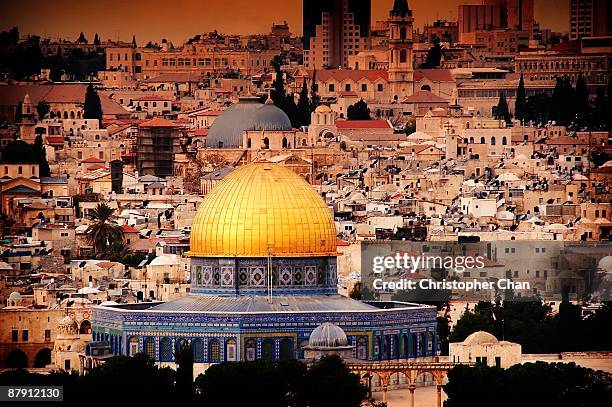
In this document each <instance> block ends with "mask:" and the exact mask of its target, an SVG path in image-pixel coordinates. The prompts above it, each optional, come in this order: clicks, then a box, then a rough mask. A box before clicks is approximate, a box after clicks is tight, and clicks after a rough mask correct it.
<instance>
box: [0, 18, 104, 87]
mask: <svg viewBox="0 0 612 407" xmlns="http://www.w3.org/2000/svg"><path fill="white" fill-rule="evenodd" d="M81 35H83V34H81ZM79 39H80V38H79ZM81 42H82V41H81ZM98 42H99V40H98ZM94 44H95V42H94ZM41 45H42V42H41V38H40V37H39V36H36V35H31V36H29V37H28V38H27V39H26V40H25V41H21V42H20V41H19V31H18V29H17V28H16V27H15V28H12V29H11V30H9V31H2V32H0V68H3V69H5V70H6V71H8V72H10V73H11V74H12V75H13V77H14V78H15V79H18V80H20V79H27V78H29V77H30V76H32V75H36V74H40V70H41V69H43V68H48V69H50V70H51V80H53V81H59V80H60V79H61V76H62V74H63V73H65V74H67V75H68V76H69V77H70V79H73V80H85V79H87V77H88V75H91V74H92V73H96V72H97V71H99V70H103V69H105V65H106V56H105V54H104V52H103V51H102V50H101V49H100V51H99V52H90V53H85V52H83V51H82V50H81V49H73V50H71V51H70V52H67V53H66V54H62V53H61V48H60V51H58V53H57V54H56V55H51V56H44V55H43V53H42V51H41Z"/></svg>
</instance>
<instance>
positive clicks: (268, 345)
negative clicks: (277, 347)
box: [261, 338, 274, 360]
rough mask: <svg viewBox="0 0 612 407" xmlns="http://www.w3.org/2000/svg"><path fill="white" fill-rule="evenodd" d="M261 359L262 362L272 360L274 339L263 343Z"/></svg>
mask: <svg viewBox="0 0 612 407" xmlns="http://www.w3.org/2000/svg"><path fill="white" fill-rule="evenodd" d="M261 358H262V359H263V360H274V339H271V338H268V339H265V340H264V341H263V344H262V347H261Z"/></svg>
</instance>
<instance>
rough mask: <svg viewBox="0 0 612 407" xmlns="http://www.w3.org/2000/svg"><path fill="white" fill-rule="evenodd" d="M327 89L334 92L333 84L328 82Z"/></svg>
mask: <svg viewBox="0 0 612 407" xmlns="http://www.w3.org/2000/svg"><path fill="white" fill-rule="evenodd" d="M328 89H329V91H330V92H334V90H335V87H334V84H333V83H330V84H329V86H328Z"/></svg>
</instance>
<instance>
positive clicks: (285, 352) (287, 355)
mask: <svg viewBox="0 0 612 407" xmlns="http://www.w3.org/2000/svg"><path fill="white" fill-rule="evenodd" d="M293 358H294V354H293V344H292V343H291V339H289V338H283V339H281V341H280V360H288V359H293Z"/></svg>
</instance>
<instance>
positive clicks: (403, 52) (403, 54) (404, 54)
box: [400, 49, 408, 64]
mask: <svg viewBox="0 0 612 407" xmlns="http://www.w3.org/2000/svg"><path fill="white" fill-rule="evenodd" d="M407 60H408V51H406V50H405V49H403V50H401V51H400V64H401V63H405V62H406V61H407Z"/></svg>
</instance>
